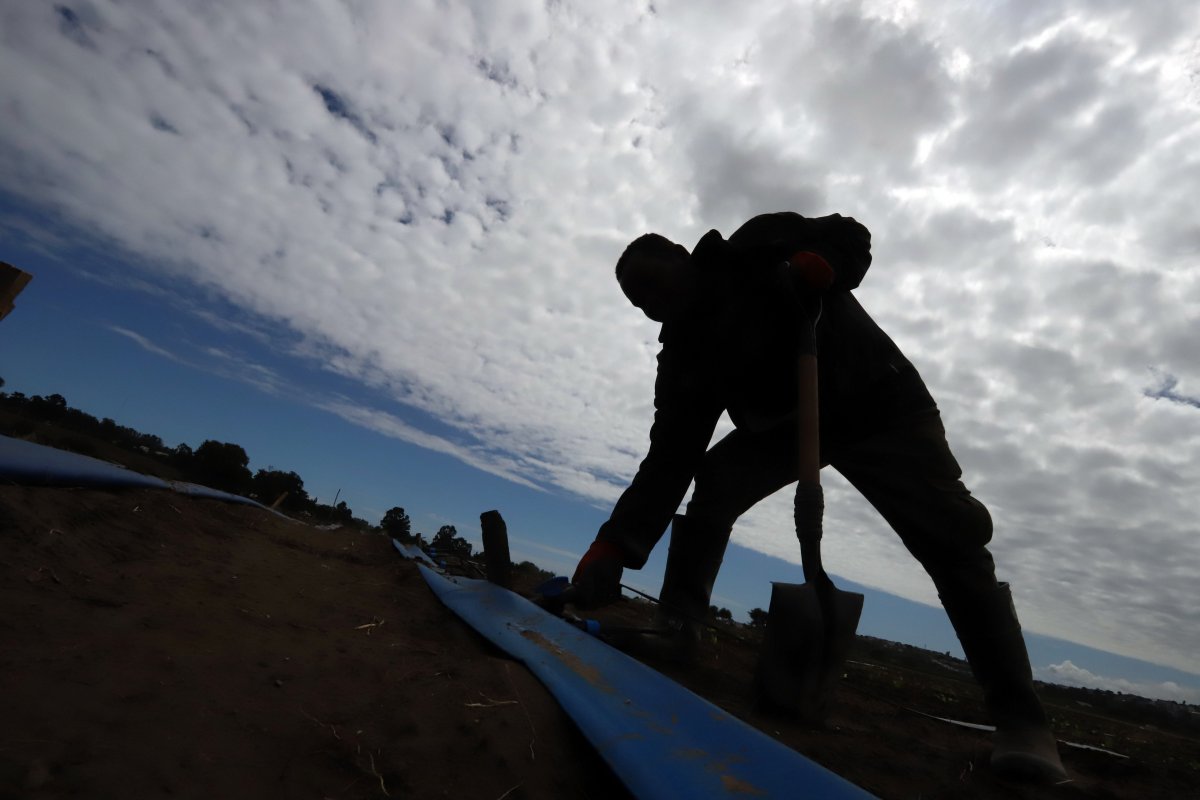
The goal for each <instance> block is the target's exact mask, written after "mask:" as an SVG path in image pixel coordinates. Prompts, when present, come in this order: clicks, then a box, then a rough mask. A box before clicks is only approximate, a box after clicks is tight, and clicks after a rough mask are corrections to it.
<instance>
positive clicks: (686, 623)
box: [632, 516, 730, 665]
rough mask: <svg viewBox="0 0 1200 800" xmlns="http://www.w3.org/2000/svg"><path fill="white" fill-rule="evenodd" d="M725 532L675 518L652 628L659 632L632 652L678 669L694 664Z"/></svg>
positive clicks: (717, 569) (727, 536)
mask: <svg viewBox="0 0 1200 800" xmlns="http://www.w3.org/2000/svg"><path fill="white" fill-rule="evenodd" d="M729 532H730V529H729V528H716V527H712V526H709V525H705V524H704V523H703V522H699V521H697V520H696V519H695V518H692V517H683V516H676V517H675V519H674V521H673V523H672V525H671V545H670V550H669V551H668V553H667V568H666V571H665V573H664V575H663V585H662V592H661V593H660V594H659V607H658V612H657V614H656V621H655V627H657V628H661V629H662V631H663V632H662V634H661V635H658V636H643V637H641V640H640V641H639V642H638V644H637V645H636V647H635V648H632V649H636V650H637V651H638V652H639V654H642V655H647V656H650V657H654V658H663V659H666V660H669V661H672V662H674V663H676V664H680V665H692V664H694V663H695V662H696V658H697V655H698V650H699V644H700V635H701V633H702V632H703V630H704V628H705V625H706V623H707V622H708V621H709V602H710V599H711V598H712V590H713V584H714V583H715V582H716V580H717V573H718V572H719V571H720V569H721V562H722V561H723V560H724V558H725V546H726V545H727V544H728V543H729Z"/></svg>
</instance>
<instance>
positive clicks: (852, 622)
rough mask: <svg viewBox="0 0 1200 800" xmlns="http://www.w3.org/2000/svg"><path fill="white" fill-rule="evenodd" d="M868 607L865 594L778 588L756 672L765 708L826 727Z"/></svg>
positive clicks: (774, 590) (775, 587)
mask: <svg viewBox="0 0 1200 800" xmlns="http://www.w3.org/2000/svg"><path fill="white" fill-rule="evenodd" d="M862 607H863V596H862V595H861V594H857V593H855V592H844V591H842V590H840V589H837V588H835V587H834V586H833V585H832V584H826V585H825V586H824V587H818V586H817V585H815V584H811V583H802V584H794V583H774V584H772V588H771V607H770V609H769V614H768V618H767V632H766V637H765V638H764V641H763V647H762V651H761V653H760V654H759V661H758V667H757V670H756V672H755V688H756V691H757V694H758V699H759V702H760V703H761V704H762V705H764V706H766V707H767V708H770V709H774V710H776V711H782V712H784V713H786V714H789V715H792V716H796V717H799V718H800V719H802V720H805V721H807V722H812V723H820V722H823V721H824V719H825V716H826V713H827V712H828V707H829V697H830V694H831V693H832V691H833V688H834V686H835V684H836V682H837V680H838V678H840V677H841V672H842V664H843V663H844V662H845V660H846V656H847V654H848V653H849V650H850V645H851V644H853V643H854V635H855V632H856V631H857V630H858V620H859V618H860V617H861V616H862Z"/></svg>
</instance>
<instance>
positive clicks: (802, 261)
mask: <svg viewBox="0 0 1200 800" xmlns="http://www.w3.org/2000/svg"><path fill="white" fill-rule="evenodd" d="M788 263H789V264H791V265H792V269H793V270H795V271H796V274H797V275H799V276H800V281H801V282H802V283H803V284H804V285H805V286H807V287H808V288H810V289H816V290H817V291H825V290H826V289H828V288H829V287H830V286H832V285H833V278H834V274H833V267H831V266H829V262H828V261H826V260H825V259H823V258H821V256H819V255H817V254H816V253H812V252H809V251H807V250H804V251H801V252H799V253H794V254H793V255H792V257H791V258H789V259H788Z"/></svg>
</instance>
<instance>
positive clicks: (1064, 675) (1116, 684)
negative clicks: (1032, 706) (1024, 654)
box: [1034, 660, 1200, 705]
mask: <svg viewBox="0 0 1200 800" xmlns="http://www.w3.org/2000/svg"><path fill="white" fill-rule="evenodd" d="M1034 677H1035V678H1037V679H1038V680H1040V681H1045V682H1046V683H1057V684H1059V685H1062V686H1078V687H1084V688H1087V689H1105V690H1108V691H1110V692H1120V693H1122V694H1132V695H1137V696H1138V697H1149V698H1152V699H1155V700H1173V701H1175V702H1177V703H1190V704H1192V705H1198V704H1200V689H1194V688H1190V687H1187V686H1180V685H1179V684H1177V683H1175V682H1174V681H1163V682H1162V683H1144V682H1136V681H1130V680H1126V679H1124V678H1108V677H1105V676H1103V675H1096V674H1095V673H1092V672H1089V671H1088V670H1086V669H1084V668H1083V667H1078V666H1076V665H1075V664H1073V663H1071V661H1069V660H1067V661H1063V662H1062V663H1061V664H1051V665H1049V666H1047V667H1042V668H1040V669H1037V670H1035V674H1034Z"/></svg>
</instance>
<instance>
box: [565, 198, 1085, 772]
mask: <svg viewBox="0 0 1200 800" xmlns="http://www.w3.org/2000/svg"><path fill="white" fill-rule="evenodd" d="M800 251H807V252H808V253H810V254H814V255H810V256H807V257H805V258H801V259H798V260H796V259H794V260H793V261H792V262H789V261H788V258H789V257H790V256H792V255H793V254H795V253H797V252H800ZM822 260H823V261H824V262H825V263H821V261H822ZM825 264H828V267H826V266H825ZM870 264H871V239H870V233H869V232H868V231H867V229H866V228H865V227H864V226H862V225H861V224H859V223H858V222H856V221H855V220H854V219H851V218H847V217H842V216H840V215H837V214H834V215H832V216H829V217H821V218H816V219H809V218H805V217H802V216H800V215H799V214H794V213H790V212H784V213H777V214H763V215H760V216H757V217H754V218H753V219H751V220H750V221H749V222H747V223H746V224H744V225H743V226H742V227H740V228H739V229H738V230H737V231H735V232H734V234H733V235H732V236H730V237H729V239H728V241H726V240H725V239H723V238H722V236H721V234H720V233H718V232H717V231H715V230H714V231H709V232H708V233H707V234H706V235H705V236H704V237H703V238H702V239H701V240H700V241H699V243H698V244H697V245H696V247H695V248H694V250H693V252H692V253H690V254H689V253H688V251H687V249H686V248H685V247H683V246H682V245H679V244H675V243H674V242H671V241H670V240H668V239H666V238H664V237H662V236H659V235H657V234H646V235H644V236H642V237H640V238H638V239H636V240H634V241H633V242H632V243H631V244H630V245H629V246H628V248H626V250H625V252H624V253H623V254H622V255H621V258H620V259H619V260H618V262H617V268H616V274H617V280H618V282H619V283H620V285H621V288H622V290H623V291H624V292H625V295H626V297H628V298H629V301H630V302H631V303H632V304H633V305H634V306H636V307H637V308H639V309H641V310H642V311H643V312H644V313H645V314H646V316H647V317H649V318H650V319H652V320H655V321H656V322H660V323H662V330H661V332H660V334H659V342H661V344H662V349H661V351H660V353H659V355H658V376H657V379H656V381H655V387H654V406H655V414H654V424H653V426H652V427H651V429H650V450H649V453H648V454H647V455H646V457H645V459H644V460H643V461H642V463H641V466H640V467H639V468H638V472H637V475H636V476H635V477H634V479H633V482H632V483H631V484H630V486H629V487H628V488H627V489H626V490H625V492H624V493H623V494H622V495H621V498H620V499H619V500H618V501H617V504H616V506H615V507H614V508H613V511H612V514H611V516H610V518H609V519H608V521H607V522H605V523H604V525H603V526H601V528H600V531H599V533H598V534H597V536H596V540H595V542H593V544H592V545H591V547H590V548H589V550H588V552H587V553H586V554H585V555H584V557H583V559H582V560H581V561H580V562H579V566H578V567H577V568H576V571H575V576H574V579H573V583H574V584H575V586H576V587H577V591H578V592H579V595H580V597H581V599H582V601H583V602H584V603H585V604H591V605H599V604H602V603H605V602H609V601H611V600H614V599H616V597H617V596H619V593H620V585H619V584H620V578H621V572H622V569H623V568H626V567H628V568H631V569H640V568H641V567H642V566H643V565H644V564H645V563H646V559H647V557H648V556H649V554H650V551H651V550H653V548H654V546H655V545H656V544H657V543H658V540H659V539H660V538H662V535H663V534H664V533H665V531H666V528H667V526H668V524H670V525H671V542H670V549H669V551H668V555H667V567H666V574H665V576H664V579H663V587H662V593H661V600H662V606H663V608H665V609H667V611H665V612H664V614H665V617H666V618H665V619H663V620H662V621H663V623H664V624H666V625H667V626H668V627H670V628H671V629H672V630H673V631H674V639H675V642H676V644H677V646H678V647H679V648H680V649H681V650H685V651H686V650H688V649H689V648H690V647H691V646H693V644H694V642H695V639H696V636H697V630H696V620H701V619H704V618H705V616H706V615H707V613H708V609H709V600H710V596H711V594H712V587H713V583H714V581H715V580H716V576H717V572H718V570H719V569H720V566H721V561H722V559H723V557H724V553H725V546H726V544H727V543H728V541H729V535H730V531H731V529H732V526H733V523H734V521H735V520H737V518H738V517H739V516H741V515H742V514H743V513H744V512H745V511H747V510H748V509H749V508H750V507H751V506H753V505H754V504H755V503H757V502H758V501H760V500H762V499H763V498H765V497H767V496H769V495H771V494H773V493H774V492H776V491H778V490H779V489H781V488H783V487H784V486H787V485H788V484H790V483H792V482H794V481H796V480H797V477H798V469H799V467H798V463H799V462H798V453H799V447H800V435H799V427H798V425H797V403H798V397H797V395H798V379H797V368H798V367H797V365H798V363H799V356H800V353H801V352H802V351H803V350H805V349H806V348H807V347H810V346H811V345H812V344H813V343H812V342H806V341H805V336H804V334H805V332H806V331H807V332H809V335H810V336H811V331H812V329H813V328H812V320H813V318H814V316H816V315H817V314H818V313H819V316H816V319H817V324H816V343H815V344H816V350H817V352H818V353H819V355H818V375H819V379H818V386H819V398H820V401H819V415H820V437H819V438H820V450H821V463H822V464H830V465H832V466H833V467H834V468H835V469H836V470H837V471H838V472H839V473H841V474H842V475H843V476H844V477H845V478H846V479H847V480H848V481H849V482H850V483H851V484H853V485H854V487H855V488H856V489H858V491H860V492H861V493H862V494H863V496H864V497H866V498H867V500H868V501H870V503H871V504H872V505H873V506H874V507H875V508H876V510H878V511H879V513H880V514H881V515H882V516H883V517H884V519H886V520H887V522H888V523H889V524H890V525H891V526H892V528H893V529H894V530H895V531H896V533H898V534H899V535H900V538H901V540H902V541H903V542H904V544H905V546H906V547H907V548H908V550H909V552H911V553H912V554H913V555H914V556H915V557H916V558H917V560H918V561H920V562H921V565H922V566H923V567H924V568H925V570H926V571H927V572H928V573H929V575H930V577H931V578H932V579H933V582H934V584H935V586H936V587H937V591H938V595H939V596H940V598H941V600H942V604H943V606H944V607H945V609H946V612H947V614H948V615H949V617H950V621H951V623H952V624H953V625H954V629H955V631H956V633H957V634H958V638H959V641H960V642H961V643H962V646H963V650H964V651H965V653H966V655H967V659H968V661H969V662H970V664H971V668H972V670H973V671H974V673H975V676H976V678H977V679H978V681H979V683H980V684H981V685H982V687H983V689H984V694H985V700H986V703H987V707H988V709H989V711H990V712H991V715H992V717H993V719H994V721H995V724H996V726H997V733H996V737H995V742H994V749H993V754H992V764H993V767H994V768H995V769H996V770H997V771H998V772H1001V773H1005V774H1007V775H1009V776H1013V777H1023V778H1028V779H1034V780H1056V779H1063V778H1065V777H1066V774H1065V772H1064V771H1063V768H1062V764H1061V762H1060V760H1059V757H1058V751H1057V746H1056V744H1055V740H1054V736H1053V734H1052V733H1051V731H1050V728H1049V725H1048V723H1047V720H1046V715H1045V712H1044V711H1043V709H1042V706H1041V703H1040V702H1039V700H1038V697H1037V695H1036V693H1035V691H1034V687H1033V679H1032V672H1031V670H1030V665H1029V657H1028V654H1027V652H1026V649H1025V642H1024V640H1023V638H1022V636H1021V628H1020V624H1019V622H1018V620H1017V615H1016V611H1015V609H1014V608H1013V603H1012V595H1011V593H1010V591H1009V587H1008V584H1005V583H997V581H996V575H995V567H994V564H993V561H992V556H991V553H990V552H989V551H988V549H987V544H988V542H989V541H990V540H991V536H992V521H991V517H990V515H989V514H988V511H987V509H986V508H985V507H984V506H983V504H982V503H980V502H979V501H978V500H977V499H975V498H974V497H973V496H972V495H971V493H970V492H969V491H968V490H967V488H966V486H964V485H963V483H962V481H961V480H960V478H961V475H962V470H961V469H960V467H959V465H958V462H957V461H955V459H954V456H953V454H952V453H951V452H950V447H949V445H948V444H947V442H946V433H945V429H944V428H943V427H942V421H941V416H940V414H939V413H938V409H937V405H936V403H935V402H934V400H933V398H932V396H931V395H930V394H929V391H928V389H927V388H926V387H925V383H924V381H922V379H921V376H920V375H919V374H918V373H917V370H916V368H915V367H914V366H913V365H912V364H911V363H910V362H909V360H908V359H907V358H905V356H904V355H903V353H901V352H900V349H899V348H898V347H897V346H896V345H895V343H894V342H892V340H891V339H890V338H889V337H888V336H887V334H885V333H884V332H883V330H882V329H880V328H879V326H878V325H877V324H876V323H875V321H874V320H873V319H872V318H871V317H870V316H869V315H868V314H867V312H866V311H865V310H864V309H863V307H862V306H861V305H860V304H859V303H858V301H857V300H856V299H855V297H854V295H853V294H851V291H852V290H853V289H854V288H856V287H857V286H858V285H859V282H860V281H861V280H862V278H863V276H864V274H865V273H866V271H867V268H868V267H869V266H870ZM814 265H816V266H819V267H821V268H824V269H826V270H828V268H829V267H832V273H833V282H832V285H830V286H828V288H826V289H824V290H823V291H819V290H817V289H815V288H814V285H815V284H816V281H814V280H813V279H812V274H813V273H812V272H811V271H810V270H811V268H812V267H814ZM818 308H819V312H817V310H816V309H818ZM723 411H728V412H729V416H730V419H731V420H732V422H733V424H734V426H735V430H733V432H731V433H730V434H729V435H727V436H725V437H724V438H723V439H721V440H720V441H719V442H717V443H716V444H715V445H713V446H712V447H711V448H709V447H708V445H709V442H710V440H711V438H712V434H713V431H714V430H715V427H716V424H717V421H718V419H719V418H720V416H721V413H722V412H723ZM693 480H695V482H696V485H695V490H694V492H693V494H692V499H691V500H690V501H689V503H688V505H687V509H686V513H685V514H684V515H683V516H673V515H674V513H675V511H676V509H677V508H678V507H679V505H680V503H681V502H682V500H683V497H684V495H685V494H686V492H687V488H688V486H689V485H690V484H691V482H692V481H693Z"/></svg>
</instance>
